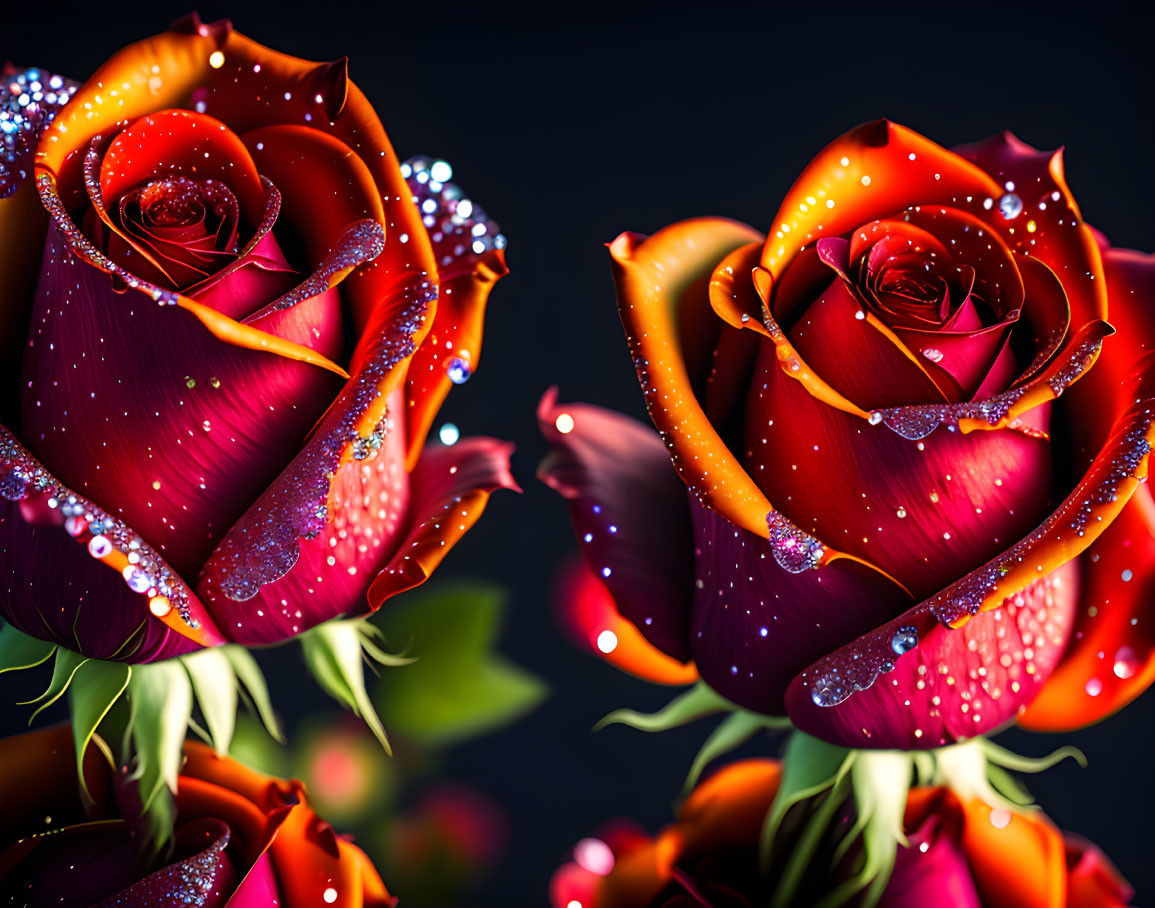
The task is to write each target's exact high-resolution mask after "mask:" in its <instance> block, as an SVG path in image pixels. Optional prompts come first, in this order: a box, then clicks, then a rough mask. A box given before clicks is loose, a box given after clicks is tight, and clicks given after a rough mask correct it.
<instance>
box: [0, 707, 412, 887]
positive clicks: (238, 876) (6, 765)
mask: <svg viewBox="0 0 1155 908" xmlns="http://www.w3.org/2000/svg"><path fill="white" fill-rule="evenodd" d="M102 744H103V742H99V739H97V741H96V742H94V744H93V745H92V746H90V747H89V748H88V750H87V751H86V753H85V760H84V775H85V784H86V787H87V791H88V793H89V795H90V799H89V806H88V809H87V811H86V809H85V806H84V803H83V802H82V800H81V795H80V786H79V779H78V778H77V771H76V760H75V757H74V755H73V744H72V731H71V729H70V728H69V727H68V726H67V725H62V726H54V727H51V728H46V729H43V730H41V731H35V732H29V733H27V734H23V735H17V736H16V737H13V738H6V739H3V740H0V770H2V771H0V797H2V799H3V803H4V805H5V807H4V818H3V822H2V823H0V839H2V841H0V894H2V896H3V898H4V901H5V903H12V904H17V903H19V904H29V905H48V904H52V905H59V906H61V908H70V906H75V908H81V906H88V905H107V906H111V905H200V906H203V908H223V906H229V908H258V906H259V908H265V906H268V905H281V906H285V908H305V906H309V908H312V906H317V905H335V906H338V908H342V906H344V908H361V906H365V908H386V906H392V905H395V904H396V900H395V899H393V898H392V897H391V896H390V895H389V893H388V891H387V890H386V889H385V886H384V884H383V883H382V882H381V878H380V876H378V874H377V871H376V870H375V869H374V868H373V865H372V864H371V863H370V861H369V859H368V858H367V857H366V856H365V853H364V852H362V851H361V849H360V848H358V847H356V846H355V845H353V844H352V843H351V842H349V841H346V840H345V839H343V838H342V837H341V836H338V835H337V834H336V833H335V832H334V831H333V829H332V827H330V826H329V824H328V823H325V822H324V821H323V820H321V819H320V818H318V817H317V815H316V814H314V813H313V811H312V810H311V809H310V808H309V804H308V801H307V800H306V797H305V790H304V787H303V786H302V785H301V784H300V783H299V782H286V781H282V780H280V779H273V778H270V777H268V776H264V775H261V774H260V773H257V772H254V771H253V770H251V769H249V768H247V767H245V766H242V765H241V764H240V763H237V762H236V761H235V760H229V759H226V758H223V757H218V756H217V755H216V754H214V753H213V752H212V750H211V749H210V748H208V747H205V746H204V745H202V744H198V743H195V742H191V741H190V742H188V743H186V744H185V763H184V767H183V768H182V769H181V773H180V777H179V780H178V785H177V791H176V814H175V816H176V826H175V832H174V835H173V839H172V841H171V843H170V845H171V847H170V848H169V849H168V853H167V854H166V855H165V856H163V857H155V858H148V857H147V854H146V852H142V850H141V833H142V830H141V829H138V828H137V826H138V825H139V824H138V823H134V822H132V821H130V820H129V819H126V818H125V817H128V816H139V812H138V811H127V810H126V811H124V814H123V816H122V814H121V812H120V811H119V810H118V807H117V799H118V798H122V799H123V798H124V796H125V794H126V792H127V791H128V790H129V788H130V787H131V786H126V785H125V784H124V782H123V772H121V771H118V770H116V769H114V767H113V766H112V764H111V762H110V761H109V760H108V759H107V758H106V750H105V748H104V747H102V746H100V745H102Z"/></svg>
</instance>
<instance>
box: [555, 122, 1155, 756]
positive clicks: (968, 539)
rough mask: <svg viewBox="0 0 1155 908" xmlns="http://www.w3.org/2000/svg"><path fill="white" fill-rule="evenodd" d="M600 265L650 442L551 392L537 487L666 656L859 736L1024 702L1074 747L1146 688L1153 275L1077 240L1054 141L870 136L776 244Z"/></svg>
mask: <svg viewBox="0 0 1155 908" xmlns="http://www.w3.org/2000/svg"><path fill="white" fill-rule="evenodd" d="M610 251H611V254H612V256H613V259H614V269H615V276H616V280H617V285H618V298H619V304H620V310H621V316H622V321H623V323H624V325H625V328H626V333H627V335H628V337H629V341H630V349H631V351H632V353H633V356H634V361H635V363H636V365H637V369H638V374H639V377H640V380H641V383H642V387H643V390H644V392H645V395H646V401H647V404H648V406H649V410H650V415H651V417H652V419H653V421H654V424H655V426H656V427H657V429H658V434H656V435H655V434H653V433H652V432H649V431H646V430H644V429H642V428H641V427H640V426H638V425H636V424H635V423H633V422H632V421H630V420H627V419H626V418H624V417H622V416H619V415H616V414H612V413H607V412H605V411H600V410H598V409H596V408H591V407H586V406H574V407H561V406H557V405H556V404H555V402H554V399H553V398H552V397H550V396H547V398H546V399H545V400H544V401H543V402H542V407H541V413H540V417H541V424H542V428H543V431H544V432H545V434H546V437H547V439H548V440H549V442H550V443H551V445H552V446H553V448H554V450H553V453H552V454H551V456H550V458H548V459H547V461H546V463H545V464H544V465H543V468H542V476H543V478H544V479H545V481H546V482H548V483H550V484H551V485H553V486H555V487H556V488H557V489H558V490H559V491H561V492H562V494H563V495H565V496H566V497H567V498H568V499H569V501H570V510H571V517H572V519H573V522H574V526H575V528H576V530H577V532H578V533H579V535H580V536H581V537H582V538H583V539H584V543H583V551H584V552H585V554H586V556H587V558H588V560H589V562H590V565H591V567H592V568H593V569H594V571H595V572H597V573H598V574H600V575H601V577H602V579H603V580H604V583H605V585H606V587H607V588H608V590H609V592H610V594H612V596H613V598H614V600H615V603H616V608H617V610H618V612H619V613H620V615H621V616H622V617H624V618H625V619H628V620H629V621H630V622H632V623H633V624H634V625H635V626H636V627H637V629H638V630H639V631H640V632H641V634H642V635H644V636H645V637H646V639H647V640H648V641H649V642H650V643H651V644H653V645H654V646H656V647H658V648H659V649H661V650H662V651H663V652H665V653H667V654H668V655H670V656H672V657H674V658H676V659H679V660H682V661H683V662H685V661H689V660H693V661H694V662H695V663H696V665H697V669H698V671H699V672H700V674H701V677H702V679H703V680H704V681H705V682H706V683H707V684H709V685H710V686H711V687H713V688H714V689H715V690H716V691H718V692H719V693H720V694H721V695H722V696H724V697H726V698H727V699H729V700H731V701H733V702H734V703H737V704H738V705H740V706H743V707H745V708H748V709H751V710H755V711H760V712H764V713H770V714H781V713H785V714H787V715H789V717H790V718H791V719H792V720H793V722H794V724H795V725H796V726H797V727H798V728H800V729H802V730H804V731H807V732H809V733H811V734H813V735H816V736H818V737H820V738H824V739H826V740H828V741H831V742H834V743H839V744H845V745H848V746H865V747H883V748H889V747H899V748H911V747H934V746H938V745H941V744H945V743H949V742H953V741H957V740H962V739H964V738H966V737H969V736H972V735H976V734H981V733H984V732H987V731H990V730H992V729H994V728H997V727H998V726H1000V725H1002V724H1004V723H1006V722H1008V721H1010V720H1012V719H1013V718H1015V717H1016V716H1017V715H1019V713H1020V712H1022V710H1023V709H1024V708H1026V707H1027V706H1028V704H1031V706H1030V709H1029V710H1028V712H1027V713H1026V715H1025V716H1023V719H1022V721H1023V724H1028V725H1031V726H1033V727H1037V728H1047V729H1062V728H1071V727H1075V726H1078V725H1081V724H1084V723H1086V722H1090V721H1094V720H1095V719H1097V718H1100V717H1102V716H1104V715H1106V714H1108V713H1110V712H1111V711H1113V710H1115V709H1118V708H1119V707H1120V706H1122V705H1123V704H1125V703H1127V702H1129V701H1130V700H1131V699H1133V698H1134V697H1135V696H1136V695H1138V694H1139V693H1140V692H1141V691H1142V690H1144V689H1145V688H1146V687H1147V685H1148V684H1149V683H1150V682H1151V679H1152V677H1153V676H1155V657H1153V653H1152V638H1151V636H1150V634H1149V632H1147V631H1145V630H1144V629H1143V628H1144V627H1145V626H1146V624H1147V621H1146V619H1145V615H1144V611H1145V609H1147V608H1148V603H1149V602H1150V601H1151V597H1150V595H1149V585H1150V583H1151V581H1152V579H1153V578H1155V540H1153V538H1152V533H1151V530H1152V527H1153V526H1155V503H1153V502H1152V499H1151V495H1150V492H1149V491H1148V490H1147V488H1146V487H1145V486H1143V485H1141V483H1142V482H1143V480H1144V479H1145V478H1146V472H1147V455H1148V451H1149V442H1150V440H1151V433H1152V428H1151V427H1152V413H1153V412H1155V411H1153V409H1152V399H1153V396H1155V387H1153V380H1155V376H1152V375H1151V374H1149V373H1150V372H1151V363H1152V358H1151V355H1150V354H1149V353H1148V351H1147V346H1148V344H1149V343H1150V341H1151V339H1152V337H1153V336H1155V335H1153V333H1152V326H1151V324H1150V322H1149V315H1148V313H1149V312H1150V311H1151V303H1152V295H1153V291H1155V259H1153V258H1152V257H1150V256H1146V255H1142V254H1140V253H1136V252H1131V251H1128V250H1120V249H1114V248H1111V247H1110V246H1109V245H1108V244H1107V242H1106V240H1104V239H1103V238H1102V236H1101V235H1099V234H1098V233H1096V232H1095V231H1093V230H1092V229H1091V228H1090V227H1088V226H1087V225H1086V224H1085V223H1084V222H1083V220H1082V217H1081V215H1080V213H1079V211H1078V208H1077V207H1076V205H1075V202H1074V200H1073V198H1072V196H1071V193H1070V191H1069V190H1068V188H1067V184H1066V181H1065V179H1064V175H1063V165H1062V158H1061V156H1060V155H1059V154H1058V153H1056V154H1054V155H1051V154H1046V153H1041V152H1037V151H1035V150H1034V149H1031V148H1030V147H1028V146H1026V145H1024V144H1023V143H1022V142H1020V141H1018V140H1017V139H1015V138H1014V137H1013V136H1011V135H1009V134H1004V135H1001V136H996V137H995V138H993V139H990V140H988V141H986V142H981V143H978V144H976V145H971V146H966V147H963V148H959V149H956V150H955V151H947V150H945V149H943V148H940V147H939V146H937V145H935V144H934V143H932V142H930V141H928V140H927V139H924V138H923V137H921V136H919V135H917V134H915V133H913V132H911V131H910V130H907V129H904V128H903V127H901V126H898V125H895V124H891V123H887V122H878V123H871V124H867V125H865V126H862V127H859V128H858V129H855V130H853V131H852V132H850V133H848V134H847V135H846V136H844V137H842V138H841V139H838V140H837V141H835V142H834V143H833V144H831V145H830V146H829V147H828V148H826V149H825V150H824V151H822V152H821V153H820V154H819V155H818V157H816V158H815V159H814V161H813V162H812V163H811V164H810V166H809V167H808V168H807V169H806V170H805V172H804V173H803V174H802V176H801V177H799V179H798V181H797V183H795V185H794V187H793V188H792V189H791V190H790V193H789V195H788V196H787V198H786V201H785V202H784V203H783V205H782V208H781V209H780V211H779V213H778V215H777V216H776V217H775V218H774V220H773V222H772V223H771V226H770V230H769V235H763V234H762V233H760V232H759V231H756V230H754V229H753V228H750V227H747V226H745V225H743V224H738V223H735V222H733V221H726V220H722V219H719V218H705V219H699V220H693V221H684V222H682V223H679V224H675V225H673V226H671V227H668V228H666V229H664V230H662V231H660V232H659V233H657V234H655V235H654V236H652V237H649V238H643V237H640V236H638V235H636V234H629V233H627V234H623V235H622V236H620V237H619V238H618V239H617V240H616V241H615V242H614V243H613V244H612V245H611V247H610ZM1108 318H1109V319H1110V324H1108V322H1107V319H1108ZM1100 350H1101V351H1102V352H1101V355H1100ZM663 443H664V444H663ZM667 449H668V450H667ZM671 455H672V457H673V464H674V469H673V470H671V469H669V466H668V463H669V457H670V456H671ZM685 487H688V488H689V494H687V493H686V490H685Z"/></svg>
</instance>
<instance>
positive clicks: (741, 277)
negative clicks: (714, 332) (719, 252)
mask: <svg viewBox="0 0 1155 908" xmlns="http://www.w3.org/2000/svg"><path fill="white" fill-rule="evenodd" d="M761 254H762V244H761V242H753V243H747V244H746V245H745V246H740V247H739V248H737V249H735V250H734V251H733V252H731V253H730V254H729V255H727V256H726V257H725V258H724V259H722V261H721V262H719V263H718V266H717V267H716V268H715V269H714V272H713V274H711V275H710V287H709V294H710V306H711V307H713V309H714V312H715V314H716V315H717V316H718V318H720V319H722V321H724V322H725V323H726V324H727V325H729V326H730V327H731V328H738V329H739V330H741V329H743V328H749V329H750V330H752V331H757V332H758V333H759V334H761V335H762V336H763V337H769V338H773V335H772V334H771V333H770V329H769V328H767V327H766V325H764V324H763V321H764V320H765V319H766V317H767V316H766V308H765V307H767V306H768V300H769V298H770V294H769V289H768V288H767V292H766V294H765V295H761V294H755V293H754V292H753V290H754V287H753V284H752V277H753V273H754V270H755V266H757V264H758V258H759V256H760V255H761ZM767 277H769V275H767Z"/></svg>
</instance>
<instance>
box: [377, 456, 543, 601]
mask: <svg viewBox="0 0 1155 908" xmlns="http://www.w3.org/2000/svg"><path fill="white" fill-rule="evenodd" d="M512 453H513V445H511V444H509V443H508V442H503V441H497V440H496V439H493V438H465V439H462V440H461V441H459V442H458V443H457V444H455V445H453V446H452V447H446V446H443V445H432V446H430V447H428V448H426V449H425V453H424V454H423V455H422V457H421V460H419V461H418V462H417V468H416V469H415V470H414V471H413V475H412V477H411V483H412V486H411V488H412V498H411V503H410V506H409V524H408V531H407V533H406V536H405V538H404V539H403V540H402V541H401V544H400V546H398V548H397V550H396V551H395V552H394V554H393V556H392V558H390V560H389V563H388V564H387V565H386V566H385V568H384V569H383V570H382V571H381V572H380V573H379V574H378V575H377V577H376V579H375V580H374V581H373V585H372V586H370V587H369V607H370V608H372V609H373V610H376V609H378V608H380V607H381V603H383V602H384V601H385V600H386V599H388V598H390V597H391V596H395V595H397V594H398V593H403V592H404V591H405V590H408V589H412V588H413V587H415V586H418V585H420V584H422V583H424V582H425V581H426V580H427V579H428V578H429V575H430V574H432V573H433V571H434V569H436V567H437V565H439V564H440V563H441V559H443V558H444V557H445V556H446V555H448V554H449V550H450V549H451V548H453V546H455V545H456V544H457V541H458V540H459V539H461V537H462V536H464V535H465V533H466V532H467V531H468V530H469V528H470V527H472V526H473V524H475V523H476V522H477V519H478V518H479V517H481V512H482V511H484V510H485V505H486V504H487V503H488V501H489V496H490V494H491V493H492V492H495V491H496V490H497V489H512V490H514V491H516V492H520V491H521V490H520V489H519V488H518V486H517V483H516V482H515V481H514V478H513V475H512V474H511V473H510V472H509V457H510V455H511V454H512Z"/></svg>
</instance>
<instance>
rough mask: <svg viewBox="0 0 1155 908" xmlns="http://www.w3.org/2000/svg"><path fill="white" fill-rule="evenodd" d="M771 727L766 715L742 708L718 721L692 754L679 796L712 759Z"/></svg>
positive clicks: (686, 793)
mask: <svg viewBox="0 0 1155 908" xmlns="http://www.w3.org/2000/svg"><path fill="white" fill-rule="evenodd" d="M773 727H774V725H773V724H771V723H768V722H767V717H766V716H759V715H757V714H756V713H750V712H746V711H744V710H743V711H741V712H736V713H732V714H731V715H729V716H727V717H726V718H725V719H723V720H722V721H721V722H719V723H718V725H717V727H716V728H715V729H714V730H713V731H712V732H710V736H709V737H708V738H706V740H705V743H703V744H702V746H701V748H700V749H699V750H698V753H697V754H696V755H695V756H694V762H693V763H691V764H690V771H689V772H688V773H687V774H686V781H685V782H684V783H683V785H682V792H681V795H680V797H683V798H684V797H686V796H687V795H688V794H689V793H690V792H691V791H692V790H693V788H694V786H695V785H697V784H698V779H700V778H701V776H702V771H703V770H704V769H705V768H706V767H707V766H708V765H710V763H711V762H712V761H713V760H716V759H717V758H718V757H720V756H722V755H723V754H728V753H729V752H730V751H732V750H734V749H736V748H738V747H741V746H742V745H743V744H745V743H746V742H747V741H749V740H750V739H751V738H753V737H754V736H755V735H756V734H758V732H760V731H766V730H767V729H771V728H773Z"/></svg>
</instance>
